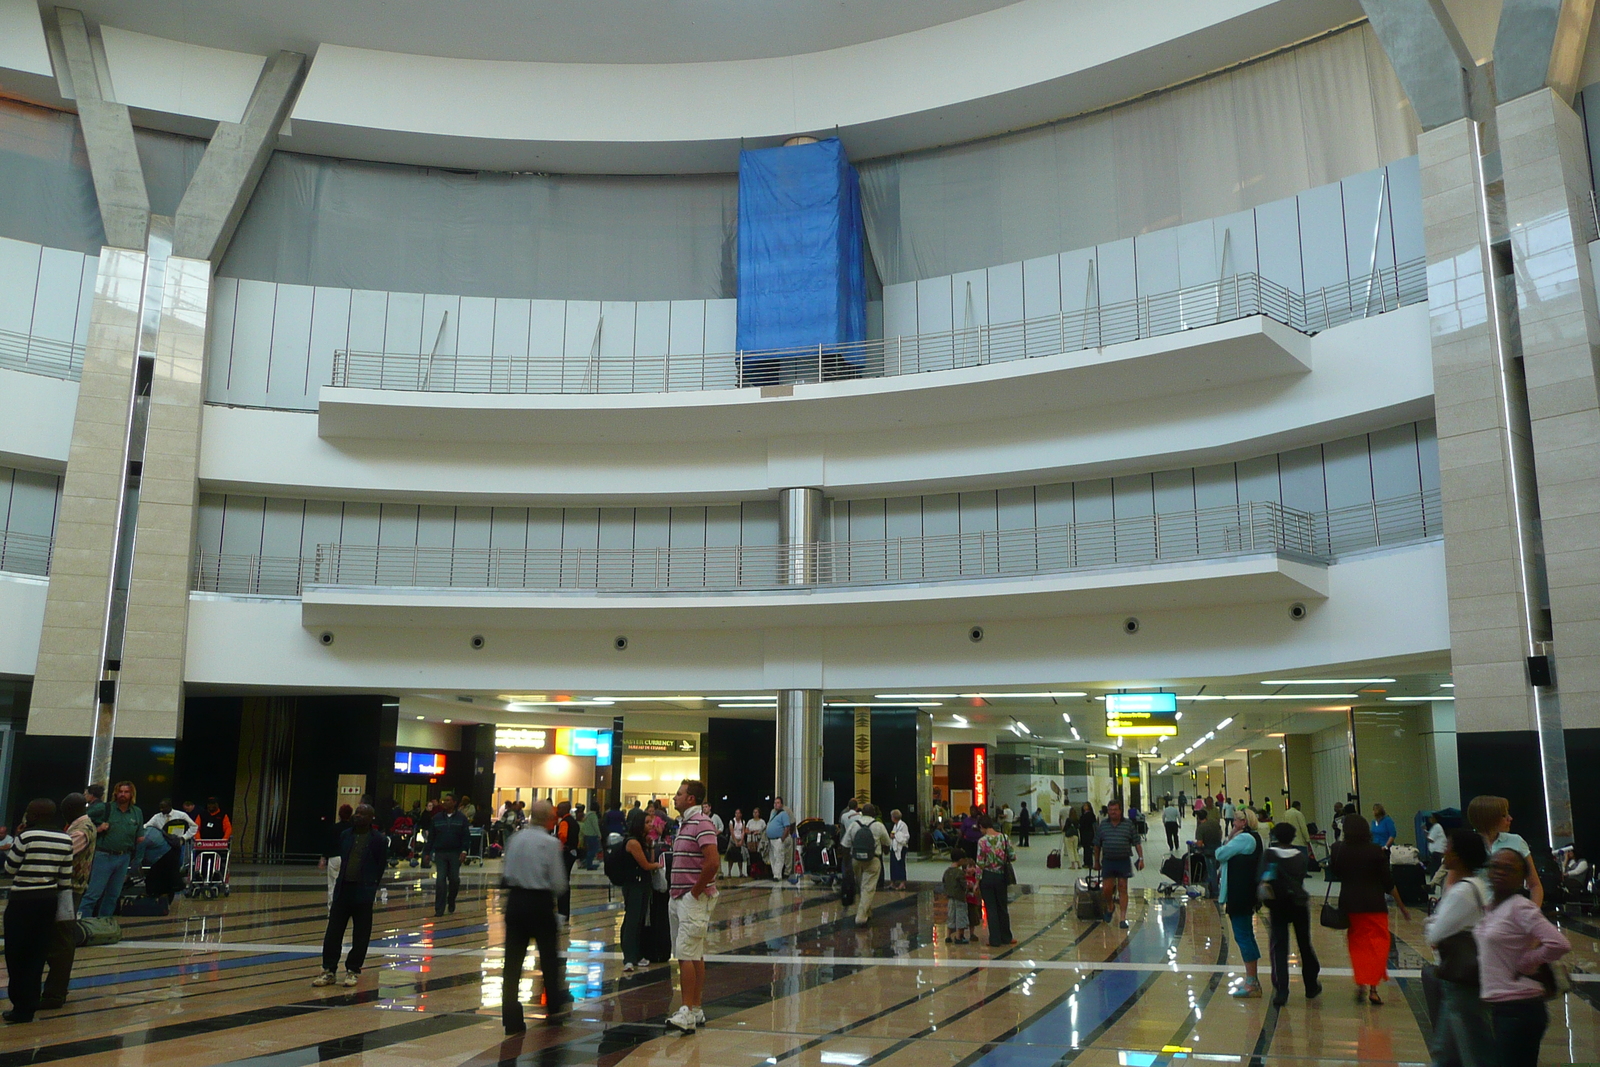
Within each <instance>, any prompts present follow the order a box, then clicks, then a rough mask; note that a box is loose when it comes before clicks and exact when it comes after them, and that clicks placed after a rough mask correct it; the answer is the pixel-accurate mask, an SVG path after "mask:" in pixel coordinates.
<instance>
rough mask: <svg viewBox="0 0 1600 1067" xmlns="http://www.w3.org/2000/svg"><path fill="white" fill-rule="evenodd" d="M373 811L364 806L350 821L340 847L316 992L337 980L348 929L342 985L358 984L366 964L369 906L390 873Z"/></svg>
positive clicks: (384, 843)
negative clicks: (388, 872) (349, 928)
mask: <svg viewBox="0 0 1600 1067" xmlns="http://www.w3.org/2000/svg"><path fill="white" fill-rule="evenodd" d="M373 815H374V813H373V810H372V805H370V804H362V805H361V806H360V807H358V808H356V810H355V814H354V815H352V816H351V817H350V829H348V830H346V831H345V832H344V834H343V835H342V840H341V842H340V845H339V884H338V885H337V886H336V887H335V888H334V890H333V905H332V906H331V907H330V908H329V909H328V929H327V932H326V933H324V934H323V935H322V974H320V975H318V976H317V977H316V978H315V979H313V980H312V982H311V984H312V985H314V986H330V985H333V984H334V982H335V981H336V980H337V977H338V976H337V974H336V972H337V971H338V969H339V946H340V944H341V943H342V942H343V941H344V928H345V926H346V925H349V926H351V932H350V955H348V956H347V957H345V964H344V984H345V985H347V986H353V985H355V984H356V983H357V982H359V981H361V965H362V964H363V963H365V962H366V960H367V944H368V943H369V942H370V941H371V940H372V902H373V901H374V900H375V899H377V896H378V883H379V882H380V881H382V879H383V872H384V871H385V870H387V869H388V857H389V839H388V838H387V837H386V836H384V834H383V832H382V831H380V830H379V829H377V827H375V826H373V825H372V823H373Z"/></svg>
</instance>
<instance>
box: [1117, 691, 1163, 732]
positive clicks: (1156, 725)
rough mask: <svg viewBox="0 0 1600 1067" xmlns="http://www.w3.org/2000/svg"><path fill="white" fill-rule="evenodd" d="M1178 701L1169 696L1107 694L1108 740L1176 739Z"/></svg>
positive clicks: (1161, 694) (1154, 694)
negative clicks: (1114, 738)
mask: <svg viewBox="0 0 1600 1067" xmlns="http://www.w3.org/2000/svg"><path fill="white" fill-rule="evenodd" d="M1177 733H1178V698H1177V696H1176V695H1175V694H1172V693H1107V694H1106V735H1107V736H1108V737H1175V736H1177Z"/></svg>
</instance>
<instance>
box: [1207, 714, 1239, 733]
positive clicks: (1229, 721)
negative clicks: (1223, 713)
mask: <svg viewBox="0 0 1600 1067" xmlns="http://www.w3.org/2000/svg"><path fill="white" fill-rule="evenodd" d="M1232 725H1233V716H1232V715H1229V716H1228V717H1227V718H1226V719H1223V720H1222V721H1221V722H1219V723H1217V729H1219V730H1222V729H1226V728H1227V727H1229V726H1232ZM1206 736H1207V737H1210V736H1211V735H1210V734H1206Z"/></svg>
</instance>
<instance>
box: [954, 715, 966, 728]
mask: <svg viewBox="0 0 1600 1067" xmlns="http://www.w3.org/2000/svg"><path fill="white" fill-rule="evenodd" d="M950 717H951V718H952V719H954V720H955V721H956V722H957V723H959V724H960V725H962V726H965V725H967V717H966V716H965V715H952V716H950Z"/></svg>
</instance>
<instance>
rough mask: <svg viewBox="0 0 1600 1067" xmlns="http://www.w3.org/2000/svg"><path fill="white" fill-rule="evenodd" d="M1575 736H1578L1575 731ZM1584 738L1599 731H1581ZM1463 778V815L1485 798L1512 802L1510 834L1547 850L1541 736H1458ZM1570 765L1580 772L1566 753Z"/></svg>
mask: <svg viewBox="0 0 1600 1067" xmlns="http://www.w3.org/2000/svg"><path fill="white" fill-rule="evenodd" d="M1574 732H1577V731H1574ZM1582 732H1583V733H1591V732H1600V731H1587V730H1585V731H1582ZM1456 757H1457V759H1458V760H1459V767H1460V773H1461V810H1462V812H1463V813H1465V812H1466V809H1467V805H1468V804H1469V803H1471V801H1472V798H1473V797H1475V796H1478V795H1480V794H1484V793H1487V794H1489V795H1490V796H1497V797H1505V798H1506V799H1507V800H1508V801H1510V802H1511V829H1512V830H1514V831H1515V832H1516V833H1519V834H1521V835H1522V836H1523V837H1525V838H1527V840H1528V844H1529V845H1531V846H1533V849H1534V852H1535V853H1541V852H1544V851H1546V850H1547V849H1549V847H1550V841H1549V838H1548V835H1547V834H1546V833H1545V814H1544V791H1543V790H1544V786H1543V782H1544V773H1543V770H1542V769H1541V764H1540V760H1539V736H1538V734H1536V733H1534V732H1533V731H1532V730H1497V731H1494V732H1492V733H1482V734H1468V733H1458V734H1456ZM1567 766H1568V767H1580V766H1581V764H1575V763H1573V761H1572V752H1571V751H1570V750H1569V751H1568V753H1567Z"/></svg>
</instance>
